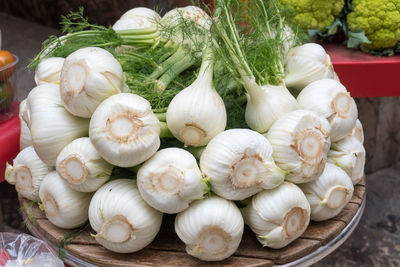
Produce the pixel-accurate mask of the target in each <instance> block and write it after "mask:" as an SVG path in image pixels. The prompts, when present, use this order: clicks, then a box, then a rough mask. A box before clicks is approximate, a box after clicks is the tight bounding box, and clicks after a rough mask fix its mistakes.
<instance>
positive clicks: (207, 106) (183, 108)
mask: <svg viewBox="0 0 400 267" xmlns="http://www.w3.org/2000/svg"><path fill="white" fill-rule="evenodd" d="M211 54H212V52H211V49H210V48H206V50H205V51H204V52H203V62H202V65H201V68H200V72H199V75H198V76H197V78H196V80H195V81H194V82H193V83H192V84H191V85H189V86H188V87H186V88H185V89H183V90H182V91H180V92H179V93H178V94H177V95H176V96H175V97H174V98H173V99H172V100H171V102H170V103H169V106H168V109H167V125H168V128H169V130H170V131H171V133H172V134H173V135H174V136H175V137H176V138H177V139H178V140H180V141H181V142H183V143H184V144H185V146H189V145H190V146H204V145H206V144H207V143H208V142H209V141H210V140H211V139H212V138H213V137H214V136H216V135H217V134H218V133H220V132H222V131H223V130H225V127H226V120H227V119H226V109H225V104H224V101H223V100H222V98H221V96H220V95H219V94H218V93H217V91H216V90H215V87H214V85H213V62H212V61H213V60H212V55H211Z"/></svg>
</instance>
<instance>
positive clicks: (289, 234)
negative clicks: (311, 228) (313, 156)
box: [241, 182, 310, 249]
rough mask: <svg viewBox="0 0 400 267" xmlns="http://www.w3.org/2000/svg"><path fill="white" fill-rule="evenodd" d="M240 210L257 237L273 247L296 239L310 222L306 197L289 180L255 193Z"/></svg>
mask: <svg viewBox="0 0 400 267" xmlns="http://www.w3.org/2000/svg"><path fill="white" fill-rule="evenodd" d="M241 211H242V215H243V218H244V221H245V223H246V224H247V225H249V226H250V228H251V230H252V231H253V232H254V233H255V234H256V236H257V240H258V241H259V242H260V243H261V244H262V245H263V246H266V247H270V248H275V249H276V248H283V247H285V246H287V245H288V244H290V243H291V242H293V241H294V240H295V239H297V238H298V237H299V236H300V235H301V234H302V233H303V232H304V231H305V230H306V228H307V226H308V224H309V222H310V204H308V201H307V198H306V196H305V195H304V194H303V192H302V191H301V190H300V188H298V187H297V186H296V185H294V184H292V183H289V182H284V183H283V184H281V185H280V186H278V187H276V188H274V189H270V190H264V191H262V192H260V193H258V194H257V195H255V196H254V197H253V198H252V200H251V203H250V204H249V205H248V206H246V207H245V208H243V209H241Z"/></svg>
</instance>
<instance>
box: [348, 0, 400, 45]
mask: <svg viewBox="0 0 400 267" xmlns="http://www.w3.org/2000/svg"><path fill="white" fill-rule="evenodd" d="M352 9H353V11H352V12H351V13H349V14H348V16H347V23H348V26H349V29H350V30H351V31H357V30H363V31H364V32H365V35H366V36H367V37H368V39H369V40H370V41H371V43H370V44H366V43H365V44H363V46H364V47H365V48H367V49H372V50H381V49H384V48H389V47H393V46H394V45H395V44H396V43H397V42H398V41H399V40H400V0H353V5H352Z"/></svg>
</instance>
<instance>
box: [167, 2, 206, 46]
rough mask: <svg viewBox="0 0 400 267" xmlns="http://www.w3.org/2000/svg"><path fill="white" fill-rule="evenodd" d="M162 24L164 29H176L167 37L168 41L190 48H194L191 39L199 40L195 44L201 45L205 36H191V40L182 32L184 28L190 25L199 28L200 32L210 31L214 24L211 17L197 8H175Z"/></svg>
mask: <svg viewBox="0 0 400 267" xmlns="http://www.w3.org/2000/svg"><path fill="white" fill-rule="evenodd" d="M160 22H161V25H163V27H167V28H171V29H174V30H173V31H171V32H170V33H167V35H166V36H165V37H166V38H168V40H171V41H173V42H174V43H176V44H185V45H188V46H190V47H191V46H194V43H193V40H191V38H196V39H197V41H196V42H195V43H201V42H202V41H204V36H203V35H202V34H191V36H190V38H187V36H186V34H185V33H184V32H183V31H182V27H185V26H186V25H189V26H193V27H197V28H198V29H199V30H210V28H211V24H212V20H211V18H210V16H209V15H208V14H207V13H206V12H205V11H204V10H203V9H201V8H200V7H197V6H186V7H178V8H174V9H172V10H170V11H168V12H167V13H166V14H165V15H164V16H163V17H162V19H161V21H160Z"/></svg>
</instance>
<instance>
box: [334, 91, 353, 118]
mask: <svg viewBox="0 0 400 267" xmlns="http://www.w3.org/2000/svg"><path fill="white" fill-rule="evenodd" d="M351 103H352V101H351V97H350V95H349V93H347V92H339V93H337V94H336V95H335V97H334V98H333V99H332V101H331V108H332V111H333V112H334V113H335V114H336V116H338V117H339V118H347V117H348V116H349V113H350V111H351V107H352V105H351Z"/></svg>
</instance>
